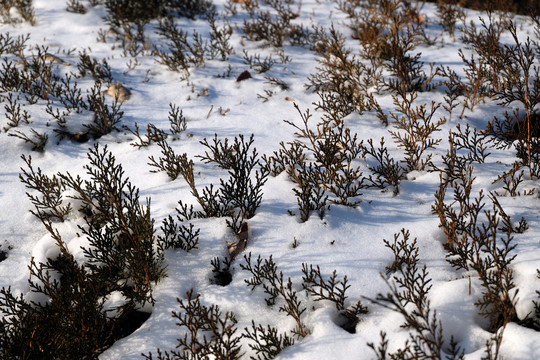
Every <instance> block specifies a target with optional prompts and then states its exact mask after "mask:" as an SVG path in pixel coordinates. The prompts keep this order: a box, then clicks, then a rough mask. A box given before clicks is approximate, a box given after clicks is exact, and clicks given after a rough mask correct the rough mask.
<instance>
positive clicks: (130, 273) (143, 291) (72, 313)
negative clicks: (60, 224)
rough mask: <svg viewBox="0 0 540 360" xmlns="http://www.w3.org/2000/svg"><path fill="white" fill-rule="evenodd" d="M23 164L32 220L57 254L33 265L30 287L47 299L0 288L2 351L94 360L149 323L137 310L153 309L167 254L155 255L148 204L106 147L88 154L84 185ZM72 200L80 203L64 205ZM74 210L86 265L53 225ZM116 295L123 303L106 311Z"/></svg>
mask: <svg viewBox="0 0 540 360" xmlns="http://www.w3.org/2000/svg"><path fill="white" fill-rule="evenodd" d="M24 159H25V161H26V163H27V166H28V167H29V169H28V170H24V169H23V174H21V179H22V181H23V182H24V183H25V185H26V186H27V187H28V188H30V189H33V190H37V191H38V192H39V193H40V195H37V196H36V195H32V194H29V197H30V199H31V201H32V203H33V204H34V205H35V207H36V208H35V211H33V214H34V215H35V216H37V217H38V218H39V219H40V220H41V222H42V223H43V225H44V226H45V228H46V230H47V231H48V232H49V235H50V236H51V238H52V239H53V240H54V242H55V243H56V246H57V248H58V255H56V256H54V257H50V258H48V259H47V260H46V262H45V263H36V262H35V261H34V260H33V259H32V261H31V264H30V274H31V275H30V279H29V286H30V289H31V290H32V292H33V293H36V294H41V295H42V296H43V297H44V299H46V300H35V299H32V298H27V297H25V296H23V295H18V294H15V293H13V292H12V290H11V289H10V288H7V289H6V288H3V289H2V290H0V309H1V310H2V312H3V313H4V314H5V316H4V317H3V318H2V326H0V333H1V335H2V336H1V340H0V353H1V354H2V357H3V358H10V359H11V358H13V359H17V358H21V359H30V358H31V359H50V358H65V359H74V358H80V359H92V358H96V357H97V355H98V354H99V353H101V352H102V351H103V350H105V349H106V348H107V347H109V346H110V345H111V344H112V343H113V342H114V341H116V340H117V339H119V338H121V337H124V336H126V335H128V334H130V333H131V332H133V331H134V330H135V329H136V328H137V327H138V326H139V325H140V324H141V323H142V322H143V321H144V320H146V319H147V318H148V316H149V314H146V313H142V312H141V311H140V308H141V307H142V306H144V305H145V304H146V303H151V304H153V303H154V298H153V295H152V288H153V286H154V284H155V283H157V282H158V281H159V280H160V279H161V278H162V277H163V276H165V268H164V266H163V256H162V254H161V252H160V251H157V252H156V250H155V249H154V245H155V243H156V238H155V230H154V220H153V219H152V218H151V215H150V207H149V201H148V203H147V205H146V206H144V205H141V204H140V202H139V194H138V189H137V188H136V187H134V186H133V185H132V184H131V183H130V182H129V180H128V179H127V178H126V177H125V176H124V170H123V169H122V166H121V165H119V164H117V163H116V159H115V157H114V156H113V155H112V153H110V152H109V151H108V149H107V148H106V147H104V148H103V149H102V150H101V149H100V148H99V147H98V145H96V146H94V148H92V149H90V151H89V153H88V159H89V164H88V165H86V167H85V168H86V171H87V175H88V178H87V180H83V179H82V178H81V177H80V176H75V177H74V176H72V175H71V174H69V173H65V174H62V173H59V174H58V175H57V176H53V177H49V176H47V175H44V174H43V173H42V171H41V169H39V168H38V169H37V170H34V168H33V167H32V164H31V159H30V158H27V159H26V158H24ZM67 190H69V191H70V195H69V196H68V195H65V191H67ZM68 199H72V200H76V202H77V204H78V205H77V206H74V205H72V204H73V203H68V204H67V205H64V201H66V202H68ZM75 211H76V212H78V213H80V214H83V216H84V226H81V227H80V231H81V232H82V234H83V235H84V236H85V237H86V238H87V239H88V246H87V247H83V248H82V251H83V253H84V261H82V262H80V260H79V261H78V260H76V259H75V258H74V256H73V254H72V253H71V252H70V250H68V247H67V243H66V242H65V241H64V240H63V239H62V236H61V234H60V232H59V231H58V230H57V229H55V228H54V223H53V222H52V221H53V220H54V221H58V220H65V218H66V216H68V215H70V214H73V212H75ZM73 215H75V214H73ZM158 249H159V247H158ZM115 294H119V295H120V296H121V298H122V299H123V301H122V303H121V304H120V305H118V306H117V307H116V308H109V307H107V305H106V301H107V299H108V298H109V297H111V296H118V295H115ZM36 299H37V298H36Z"/></svg>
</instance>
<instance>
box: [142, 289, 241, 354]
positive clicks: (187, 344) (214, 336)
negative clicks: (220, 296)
mask: <svg viewBox="0 0 540 360" xmlns="http://www.w3.org/2000/svg"><path fill="white" fill-rule="evenodd" d="M177 301H178V305H179V306H180V309H181V310H182V312H175V311H173V313H172V317H173V318H174V319H176V320H177V323H176V325H177V326H179V327H181V328H182V329H186V334H185V335H184V336H183V337H181V338H179V339H178V345H177V346H176V348H177V349H178V350H171V351H170V352H169V351H164V352H163V351H161V350H160V349H157V357H156V358H155V359H157V360H173V359H178V360H180V359H207V358H208V357H209V356H212V357H214V358H215V359H220V360H236V359H240V358H241V357H242V355H243V354H242V346H241V345H240V339H241V336H240V335H237V334H236V333H237V331H238V329H237V327H236V323H237V320H236V317H235V316H234V313H232V312H225V313H223V312H222V311H221V310H220V308H219V306H217V305H210V306H206V305H203V304H201V300H200V294H197V295H195V296H194V295H193V289H191V290H190V291H188V292H187V293H186V299H185V300H183V299H179V298H177ZM143 356H144V358H145V359H147V360H152V359H154V357H153V356H152V354H151V353H150V354H148V355H145V354H143Z"/></svg>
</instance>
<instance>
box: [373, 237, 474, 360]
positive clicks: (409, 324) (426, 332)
mask: <svg viewBox="0 0 540 360" xmlns="http://www.w3.org/2000/svg"><path fill="white" fill-rule="evenodd" d="M384 243H385V245H386V247H388V248H389V249H391V250H392V252H393V253H394V257H395V260H394V262H393V263H392V265H391V266H389V267H387V273H388V274H389V273H395V275H394V276H393V281H392V283H389V282H388V281H386V280H385V281H386V282H387V284H388V287H389V288H390V292H389V293H387V294H379V295H378V296H377V298H376V299H375V300H372V301H373V302H375V303H376V304H378V305H380V306H383V307H385V308H387V309H390V310H392V311H395V312H397V313H399V314H401V315H402V316H403V318H404V319H405V323H404V324H403V327H405V328H409V329H411V330H412V332H411V333H410V336H409V340H410V342H409V341H407V342H406V343H405V345H404V347H402V348H400V349H398V350H396V352H394V353H388V340H387V338H386V333H384V332H382V333H381V342H380V344H379V345H378V346H376V345H375V344H373V343H369V344H368V346H369V347H370V348H372V349H373V351H374V352H375V355H376V356H377V359H379V360H383V359H387V358H388V357H387V356H389V357H390V358H398V357H401V358H406V359H434V360H435V359H439V360H442V359H454V360H457V359H463V356H464V350H462V349H460V348H459V347H458V346H457V344H456V343H455V342H454V340H453V338H452V339H451V340H450V349H449V350H448V349H446V348H445V341H444V338H443V333H442V325H441V323H440V320H439V319H438V318H437V312H436V311H435V310H433V309H432V308H431V306H430V301H429V299H428V294H429V291H430V289H431V284H430V283H431V279H430V278H429V273H428V271H427V268H426V266H425V265H424V266H423V267H420V264H419V260H420V259H419V255H418V246H417V244H416V239H414V240H413V241H412V242H411V241H410V232H409V231H408V230H405V229H402V230H401V232H400V233H398V234H395V235H394V241H393V242H392V243H391V242H389V241H387V240H384Z"/></svg>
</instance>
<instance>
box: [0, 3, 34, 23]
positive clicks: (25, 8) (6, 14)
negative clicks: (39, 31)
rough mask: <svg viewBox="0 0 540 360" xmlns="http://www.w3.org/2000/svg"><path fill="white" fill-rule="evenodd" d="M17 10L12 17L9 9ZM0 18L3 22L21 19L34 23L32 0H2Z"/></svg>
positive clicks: (20, 20)
mask: <svg viewBox="0 0 540 360" xmlns="http://www.w3.org/2000/svg"><path fill="white" fill-rule="evenodd" d="M12 8H13V9H15V10H17V15H18V16H15V17H13V16H12V15H13V14H12V11H11V9H12ZM0 18H1V21H2V23H4V24H13V23H18V22H22V21H26V22H28V23H30V25H35V24H36V18H35V15H34V6H33V4H32V0H4V1H2V3H0Z"/></svg>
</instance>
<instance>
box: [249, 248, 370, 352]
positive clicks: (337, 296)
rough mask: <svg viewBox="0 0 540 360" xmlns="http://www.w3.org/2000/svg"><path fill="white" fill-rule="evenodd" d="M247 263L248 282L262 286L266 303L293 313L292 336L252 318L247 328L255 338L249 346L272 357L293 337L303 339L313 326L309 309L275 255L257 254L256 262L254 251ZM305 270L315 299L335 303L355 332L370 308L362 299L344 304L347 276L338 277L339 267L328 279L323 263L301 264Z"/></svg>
mask: <svg viewBox="0 0 540 360" xmlns="http://www.w3.org/2000/svg"><path fill="white" fill-rule="evenodd" d="M244 260H245V262H246V263H245V265H244V264H240V267H241V268H242V269H243V270H246V271H249V272H250V273H251V275H252V277H251V278H250V279H247V280H245V282H246V284H247V285H248V286H250V287H251V290H252V291H253V290H255V289H256V288H258V287H259V286H260V287H262V289H263V291H264V293H265V294H266V297H265V302H266V305H268V306H270V307H272V306H274V305H276V304H279V311H280V312H284V313H285V314H287V315H288V316H290V317H292V318H293V319H294V321H295V323H296V326H295V328H294V329H293V330H291V334H292V336H290V335H288V334H287V333H279V331H278V330H277V329H276V328H274V327H272V326H270V325H268V326H267V327H266V328H265V327H264V326H263V325H260V324H259V325H256V324H255V322H254V321H253V323H252V327H251V329H249V328H246V329H245V333H244V334H243V336H244V337H246V338H248V339H250V340H251V341H252V342H251V343H250V344H249V347H250V348H251V349H253V350H255V351H256V353H257V355H260V356H262V358H263V359H273V358H274V357H275V356H276V355H277V354H279V353H280V352H281V351H282V350H283V349H284V348H285V347H287V346H291V345H293V344H294V338H296V339H297V340H298V339H301V338H304V337H306V336H307V335H308V334H309V332H310V330H309V328H308V327H307V325H306V324H305V322H304V316H303V315H304V313H305V312H306V310H307V309H308V307H307V305H305V304H306V302H307V299H305V300H304V301H306V302H304V303H303V302H302V300H303V299H302V297H301V296H300V294H298V293H297V292H296V291H295V290H294V288H293V283H292V280H291V278H288V280H287V281H285V280H284V277H283V273H282V272H281V271H279V272H278V267H277V265H276V263H275V262H274V260H273V259H272V256H270V257H269V258H268V259H262V258H261V257H260V256H259V257H257V260H256V262H255V263H252V261H251V253H250V254H249V255H244ZM302 272H303V274H304V276H303V278H302V280H303V283H302V287H303V289H304V290H306V294H307V296H309V297H312V298H313V301H315V302H317V301H328V302H330V303H333V304H334V306H335V307H336V310H337V311H338V312H339V314H340V316H342V317H343V319H344V320H343V321H342V322H341V323H340V324H339V325H340V326H341V327H342V328H343V329H344V330H346V331H348V332H351V333H354V332H355V327H356V324H358V322H359V321H360V315H363V314H366V313H367V308H366V307H365V306H364V305H362V303H361V302H360V301H358V302H356V303H354V304H352V305H350V306H347V305H346V304H345V302H346V299H347V295H346V291H347V289H349V288H350V285H348V283H347V276H345V277H344V278H343V280H339V279H338V276H337V274H336V271H334V272H333V274H332V275H331V276H330V277H329V279H328V280H325V279H324V278H323V276H322V275H321V270H320V267H319V266H317V267H313V265H309V266H308V265H307V264H303V265H302Z"/></svg>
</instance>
